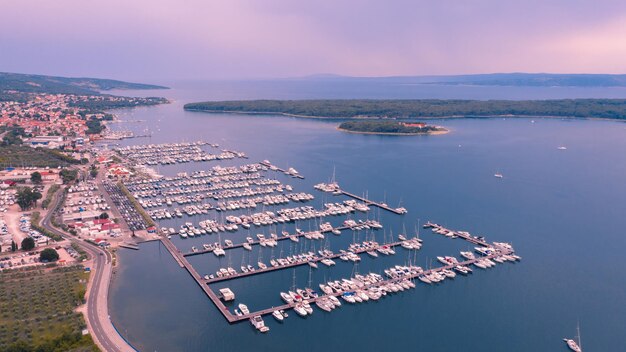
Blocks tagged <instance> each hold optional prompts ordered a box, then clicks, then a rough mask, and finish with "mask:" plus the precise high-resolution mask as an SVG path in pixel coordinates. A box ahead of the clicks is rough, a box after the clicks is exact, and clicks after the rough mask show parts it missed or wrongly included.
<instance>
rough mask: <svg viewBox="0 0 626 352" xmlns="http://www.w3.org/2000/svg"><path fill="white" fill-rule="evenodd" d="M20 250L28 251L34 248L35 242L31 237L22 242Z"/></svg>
mask: <svg viewBox="0 0 626 352" xmlns="http://www.w3.org/2000/svg"><path fill="white" fill-rule="evenodd" d="M21 247H22V250H24V251H30V250H31V249H33V248H35V240H34V239H33V238H32V237H26V238H25V239H23V240H22V246H21Z"/></svg>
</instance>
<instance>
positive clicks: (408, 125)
mask: <svg viewBox="0 0 626 352" xmlns="http://www.w3.org/2000/svg"><path fill="white" fill-rule="evenodd" d="M337 129H338V130H340V131H344V132H350V133H362V134H381V135H392V136H414V135H420V134H444V133H448V132H449V131H448V130H447V129H445V128H443V127H440V126H432V125H427V124H425V123H423V122H399V121H389V120H386V121H385V120H359V121H356V120H353V121H346V122H343V123H341V125H339V127H337Z"/></svg>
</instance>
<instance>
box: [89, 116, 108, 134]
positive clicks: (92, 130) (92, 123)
mask: <svg viewBox="0 0 626 352" xmlns="http://www.w3.org/2000/svg"><path fill="white" fill-rule="evenodd" d="M85 125H86V126H87V131H86V132H85V133H87V134H99V133H100V132H102V131H103V130H104V125H103V124H102V123H100V121H99V120H97V119H93V118H92V119H89V120H87V122H85Z"/></svg>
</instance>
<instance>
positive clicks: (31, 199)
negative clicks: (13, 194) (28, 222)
mask: <svg viewBox="0 0 626 352" xmlns="http://www.w3.org/2000/svg"><path fill="white" fill-rule="evenodd" d="M39 199H41V193H39V192H38V191H35V190H33V189H32V188H30V187H22V188H20V189H19V190H18V191H17V204H18V205H19V206H20V209H22V211H24V210H26V209H28V208H30V207H32V206H33V205H34V204H35V203H36V202H37V201H38V200H39Z"/></svg>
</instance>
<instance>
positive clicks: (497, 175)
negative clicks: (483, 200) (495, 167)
mask: <svg viewBox="0 0 626 352" xmlns="http://www.w3.org/2000/svg"><path fill="white" fill-rule="evenodd" d="M493 176H494V177H496V178H504V176H503V175H502V174H500V173H497V174H494V175H493Z"/></svg>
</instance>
